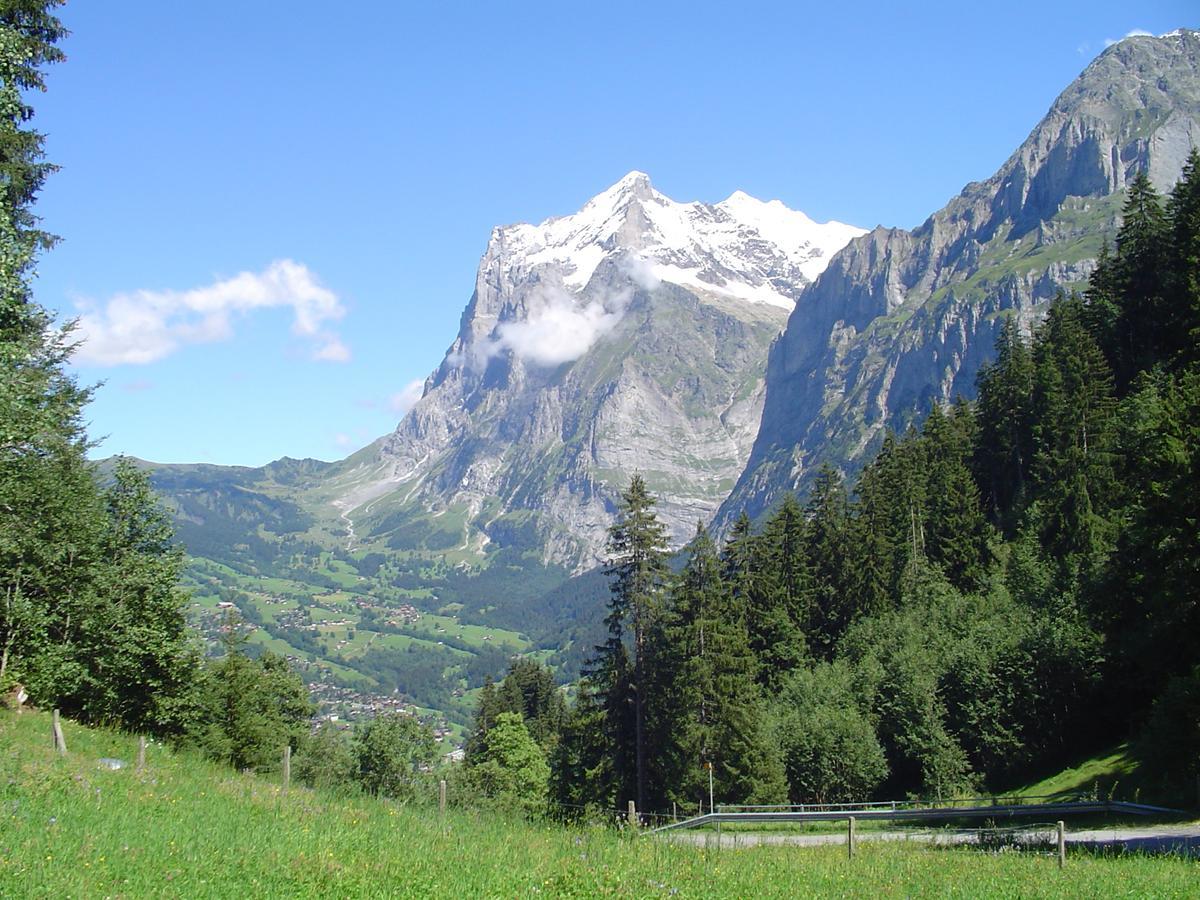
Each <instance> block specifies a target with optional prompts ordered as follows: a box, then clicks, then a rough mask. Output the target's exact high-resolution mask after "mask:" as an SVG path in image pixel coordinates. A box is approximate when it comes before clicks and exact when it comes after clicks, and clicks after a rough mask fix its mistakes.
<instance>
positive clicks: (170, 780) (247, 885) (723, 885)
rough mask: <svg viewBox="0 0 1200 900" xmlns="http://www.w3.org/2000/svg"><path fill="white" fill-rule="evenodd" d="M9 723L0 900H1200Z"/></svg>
mask: <svg viewBox="0 0 1200 900" xmlns="http://www.w3.org/2000/svg"><path fill="white" fill-rule="evenodd" d="M65 731H66V739H67V744H68V747H69V748H70V753H69V754H68V755H67V756H66V757H62V758H60V757H58V756H56V755H55V754H54V752H53V750H52V749H51V744H50V738H49V734H50V717H49V716H48V715H46V714H43V713H26V714H25V715H22V716H16V715H14V714H12V713H8V712H0V771H2V772H3V773H4V777H3V779H0V896H3V897H51V896H53V897H104V896H112V897H242V898H245V897H254V898H259V897H309V896H337V897H503V898H508V897H534V896H537V897H541V896H545V897H608V896H612V897H792V896H823V897H860V896H864V895H871V896H874V897H884V898H887V897H1063V896H1069V897H1195V896H1198V895H1200V864H1197V863H1195V862H1189V861H1185V860H1182V859H1177V858H1148V857H1135V856H1130V857H1116V858H1104V857H1096V856H1090V855H1086V854H1084V855H1072V857H1071V858H1070V859H1069V860H1068V864H1067V867H1066V869H1065V870H1063V871H1059V869H1058V868H1057V865H1056V863H1055V861H1054V860H1053V859H1051V858H1049V857H1048V856H1045V855H1040V854H1033V853H1028V854H1026V853H999V854H991V853H985V852H981V851H977V850H961V849H960V850H935V849H931V848H927V847H924V846H919V845H917V846H897V845H887V846H885V845H879V844H870V843H865V844H863V845H861V846H860V848H859V852H858V855H857V856H856V858H855V859H854V860H848V859H847V858H846V855H845V851H844V849H842V848H838V847H825V848H797V847H759V848H748V849H741V850H724V851H720V852H713V851H705V850H703V849H701V848H697V847H690V846H677V845H673V844H667V843H665V842H662V841H658V840H655V839H649V838H644V837H641V838H639V837H635V836H633V835H632V834H631V833H629V832H618V831H616V830H613V829H608V828H603V827H592V828H562V827H558V826H555V825H549V824H531V823H526V822H521V821H515V820H505V819H502V818H499V817H497V816H496V815H494V814H479V813H471V812H465V811H456V810H451V812H450V813H449V814H448V815H447V818H446V820H445V822H440V821H439V819H438V816H437V812H436V809H435V808H428V807H412V808H404V807H399V806H396V805H393V804H391V803H388V802H384V801H376V800H372V799H369V798H362V797H360V798H351V799H345V800H340V799H334V798H330V797H324V796H320V795H316V794H313V793H311V792H309V791H307V790H304V789H300V788H293V789H292V790H291V791H289V792H287V793H284V792H282V791H281V790H280V788H279V787H278V785H276V784H272V783H270V782H269V781H267V780H264V779H259V778H255V777H253V776H247V775H241V774H236V773H234V772H232V771H229V770H227V769H223V768H220V767H218V766H214V765H211V764H209V763H207V762H204V761H202V760H200V759H198V758H196V757H194V756H192V755H189V754H179V755H177V754H175V753H173V752H171V751H169V750H168V749H166V748H164V747H162V746H159V745H152V746H151V747H150V748H149V751H148V753H147V767H146V769H145V770H144V771H142V772H137V771H134V769H133V767H132V766H129V767H126V768H123V769H120V770H117V771H110V770H108V769H106V768H103V767H102V766H100V764H99V763H98V760H99V759H100V758H102V757H116V758H120V759H123V760H129V761H132V760H133V759H134V758H135V754H136V749H135V747H136V742H135V740H134V738H132V737H130V736H128V735H121V734H115V733H112V732H106V731H93V730H89V729H85V728H82V727H79V726H76V725H74V724H73V723H70V722H67V723H65Z"/></svg>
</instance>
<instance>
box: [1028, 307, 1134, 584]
mask: <svg viewBox="0 0 1200 900" xmlns="http://www.w3.org/2000/svg"><path fill="white" fill-rule="evenodd" d="M1033 357H1034V366H1035V382H1034V401H1033V402H1034V415H1035V423H1036V424H1035V425H1034V428H1033V438H1034V448H1035V449H1034V452H1035V458H1034V467H1033V471H1034V479H1035V483H1036V485H1037V492H1038V496H1039V498H1040V500H1039V502H1040V504H1041V506H1042V511H1041V514H1042V535H1041V536H1042V540H1043V545H1044V546H1045V547H1046V548H1047V549H1048V550H1049V551H1050V553H1051V555H1052V556H1053V557H1054V558H1055V559H1057V560H1059V561H1060V562H1062V563H1063V564H1064V565H1065V566H1066V567H1067V569H1066V570H1070V569H1071V568H1072V567H1073V565H1075V564H1077V563H1086V564H1088V565H1092V564H1095V563H1096V562H1097V561H1098V557H1097V554H1099V553H1102V552H1103V551H1104V549H1105V548H1106V547H1107V546H1108V543H1109V541H1110V540H1111V534H1110V530H1109V528H1108V527H1107V524H1106V521H1105V518H1104V516H1105V513H1106V512H1107V511H1108V506H1109V500H1110V497H1111V494H1112V491H1113V488H1114V483H1113V476H1112V455H1111V442H1112V436H1113V427H1114V420H1113V414H1114V408H1115V400H1114V397H1113V387H1112V375H1111V374H1110V370H1109V368H1108V365H1107V364H1106V362H1105V360H1104V356H1103V355H1102V354H1101V352H1100V349H1099V347H1097V345H1096V342H1095V341H1094V339H1093V338H1092V336H1091V335H1090V334H1089V333H1088V331H1087V329H1086V327H1085V324H1084V316H1083V305H1082V302H1081V301H1080V300H1079V299H1078V298H1077V297H1072V298H1066V297H1061V296H1060V298H1059V299H1058V300H1057V301H1056V302H1055V303H1054V304H1053V305H1052V306H1051V308H1050V311H1049V313H1048V314H1047V316H1046V321H1045V323H1044V324H1043V325H1042V327H1041V328H1039V329H1038V332H1037V336H1036V339H1035V342H1034V350H1033ZM1066 570H1064V571H1066Z"/></svg>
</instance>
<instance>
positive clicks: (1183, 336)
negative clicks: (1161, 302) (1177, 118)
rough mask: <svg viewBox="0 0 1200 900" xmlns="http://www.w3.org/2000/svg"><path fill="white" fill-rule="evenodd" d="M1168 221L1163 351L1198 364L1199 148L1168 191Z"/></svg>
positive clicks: (1187, 361)
mask: <svg viewBox="0 0 1200 900" xmlns="http://www.w3.org/2000/svg"><path fill="white" fill-rule="evenodd" d="M1167 220H1168V222H1169V223H1170V233H1171V234H1170V246H1169V249H1168V269H1167V277H1166V284H1167V315H1168V318H1167V321H1165V322H1164V323H1163V332H1164V335H1165V336H1166V339H1167V342H1166V346H1165V350H1166V351H1167V353H1168V355H1169V356H1170V357H1171V358H1172V359H1174V360H1175V361H1176V362H1177V363H1178V364H1195V363H1200V149H1197V148H1195V147H1193V148H1192V152H1191V154H1189V156H1188V160H1187V162H1186V163H1185V164H1184V167H1183V175H1182V177H1181V178H1180V179H1179V181H1178V183H1177V184H1176V185H1175V187H1174V189H1173V190H1172V191H1171V196H1170V199H1169V200H1168V202H1167Z"/></svg>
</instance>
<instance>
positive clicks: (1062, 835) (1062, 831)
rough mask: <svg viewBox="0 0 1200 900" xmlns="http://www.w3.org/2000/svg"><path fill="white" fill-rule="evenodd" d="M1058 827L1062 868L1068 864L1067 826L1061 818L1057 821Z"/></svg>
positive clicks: (1059, 858) (1060, 866)
mask: <svg viewBox="0 0 1200 900" xmlns="http://www.w3.org/2000/svg"><path fill="white" fill-rule="evenodd" d="M1056 827H1057V829H1058V867H1059V868H1060V869H1061V868H1062V867H1063V866H1065V865H1066V864H1067V827H1066V826H1065V825H1064V824H1063V823H1062V820H1061V819H1060V820H1059V821H1058V822H1057V823H1056Z"/></svg>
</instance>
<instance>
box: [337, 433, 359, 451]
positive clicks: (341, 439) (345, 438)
mask: <svg viewBox="0 0 1200 900" xmlns="http://www.w3.org/2000/svg"><path fill="white" fill-rule="evenodd" d="M333 443H334V446H336V447H337V448H338V449H339V450H349V449H350V448H351V447H353V446H354V438H352V437H350V435H348V434H346V433H345V432H338V433H337V434H335V435H334V436H333Z"/></svg>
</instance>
